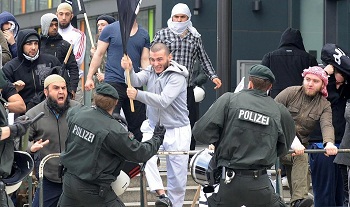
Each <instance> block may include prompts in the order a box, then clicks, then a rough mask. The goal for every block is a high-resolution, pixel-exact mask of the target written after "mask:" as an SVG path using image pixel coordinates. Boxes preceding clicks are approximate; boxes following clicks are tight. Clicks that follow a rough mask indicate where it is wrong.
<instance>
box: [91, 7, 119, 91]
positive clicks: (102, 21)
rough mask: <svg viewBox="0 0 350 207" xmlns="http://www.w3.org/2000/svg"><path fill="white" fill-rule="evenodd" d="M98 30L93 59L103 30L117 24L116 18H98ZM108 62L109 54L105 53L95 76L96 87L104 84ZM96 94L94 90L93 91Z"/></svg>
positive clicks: (92, 49)
mask: <svg viewBox="0 0 350 207" xmlns="http://www.w3.org/2000/svg"><path fill="white" fill-rule="evenodd" d="M96 21H97V30H98V33H97V35H96V44H95V46H94V47H91V49H90V57H91V58H92V57H93V56H94V54H95V52H96V48H97V47H98V45H97V42H98V38H99V36H100V35H101V32H102V30H103V29H104V28H105V27H106V26H107V25H109V24H112V23H113V22H115V19H114V17H112V16H109V15H106V14H103V15H101V16H98V17H97V19H96ZM106 61H107V54H106V53H105V54H104V55H103V59H102V62H101V65H100V67H99V68H97V72H96V73H95V75H94V76H93V79H94V83H95V86H97V85H98V84H99V83H100V82H103V81H104V79H105V71H106ZM93 92H94V90H93Z"/></svg>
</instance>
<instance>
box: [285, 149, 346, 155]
mask: <svg viewBox="0 0 350 207" xmlns="http://www.w3.org/2000/svg"><path fill="white" fill-rule="evenodd" d="M349 152H350V149H338V153H349ZM291 153H294V150H289V151H288V154H291ZM304 153H309V154H310V153H326V150H325V149H306V150H304Z"/></svg>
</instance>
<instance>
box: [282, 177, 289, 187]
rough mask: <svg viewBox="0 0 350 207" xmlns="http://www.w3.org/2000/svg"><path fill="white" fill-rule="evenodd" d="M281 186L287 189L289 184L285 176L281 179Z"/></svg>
mask: <svg viewBox="0 0 350 207" xmlns="http://www.w3.org/2000/svg"><path fill="white" fill-rule="evenodd" d="M282 186H283V187H287V188H289V183H288V178H287V176H284V177H282Z"/></svg>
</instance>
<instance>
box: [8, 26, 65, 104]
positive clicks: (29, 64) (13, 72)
mask: <svg viewBox="0 0 350 207" xmlns="http://www.w3.org/2000/svg"><path fill="white" fill-rule="evenodd" d="M30 35H36V36H37V37H38V39H39V48H40V43H41V42H40V36H39V35H38V33H37V32H36V31H35V30H34V29H24V30H21V31H20V32H19V33H18V37H17V45H18V47H17V50H18V57H16V58H14V59H12V60H11V61H10V62H8V63H6V64H5V65H4V67H3V72H4V74H5V76H6V78H7V79H8V80H9V81H10V82H11V83H14V82H16V81H18V80H22V81H23V82H24V83H25V87H24V88H23V89H22V90H21V91H19V92H18V94H19V95H21V96H22V98H23V100H24V102H25V103H26V105H28V103H29V102H31V101H32V98H33V97H34V96H35V95H38V94H41V93H42V91H43V90H44V80H45V78H46V77H47V76H49V75H51V74H52V73H55V72H53V67H56V66H58V67H60V66H61V63H60V61H59V60H58V59H57V58H56V57H55V56H52V55H49V54H41V53H40V50H39V57H38V58H37V59H36V60H34V61H30V60H27V59H26V58H25V57H24V55H23V46H24V44H25V41H26V39H27V38H28V37H29V36H30ZM27 109H28V108H27Z"/></svg>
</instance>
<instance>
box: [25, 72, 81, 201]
mask: <svg viewBox="0 0 350 207" xmlns="http://www.w3.org/2000/svg"><path fill="white" fill-rule="evenodd" d="M44 94H45V96H46V99H45V100H44V101H43V102H41V103H40V104H38V105H36V106H35V107H33V108H31V109H30V110H29V111H27V113H26V115H27V116H28V117H35V116H37V115H38V114H39V113H41V112H44V113H45V115H44V117H43V118H41V119H40V120H39V121H37V122H36V123H34V124H33V125H31V126H30V127H29V141H30V143H29V144H28V149H27V151H28V152H29V153H30V154H32V156H33V157H34V162H35V172H36V176H37V178H39V164H40V162H41V160H42V159H43V158H44V157H45V156H46V155H49V154H52V153H61V152H62V151H63V150H64V147H65V141H66V138H67V136H66V135H67V133H68V124H67V122H66V116H67V111H68V109H69V108H71V107H73V106H76V105H78V104H79V103H78V102H76V101H74V100H70V99H68V91H67V86H66V81H65V79H64V78H63V77H61V76H59V75H56V74H53V75H50V76H48V77H47V78H46V79H45V81H44ZM58 169H59V160H58V159H51V160H49V161H48V162H47V163H46V164H45V168H44V177H43V183H42V184H43V185H42V187H43V189H44V190H43V195H44V196H43V204H44V206H47V207H49V206H52V207H56V206H57V202H58V199H59V197H60V195H61V193H62V179H61V175H60V173H61V172H59V171H58ZM40 190H42V189H40V188H37V190H36V192H35V196H34V200H33V206H34V207H38V206H39V191H40Z"/></svg>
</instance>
